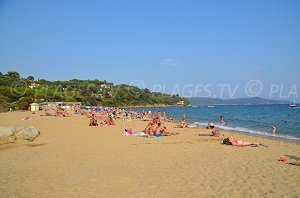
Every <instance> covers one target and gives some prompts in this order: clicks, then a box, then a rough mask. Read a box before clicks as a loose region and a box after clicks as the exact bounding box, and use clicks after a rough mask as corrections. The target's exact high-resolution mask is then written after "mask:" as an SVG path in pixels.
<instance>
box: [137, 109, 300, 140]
mask: <svg viewBox="0 0 300 198" xmlns="http://www.w3.org/2000/svg"><path fill="white" fill-rule="evenodd" d="M133 110H134V111H137V112H140V111H141V110H144V111H152V112H154V111H160V112H164V111H165V112H166V113H167V116H168V117H169V116H172V117H173V118H174V120H175V121H179V120H180V119H181V118H182V116H183V114H185V115H186V118H187V120H188V122H189V123H195V124H198V125H202V126H206V125H207V122H208V121H212V122H213V123H214V124H215V126H216V127H217V128H220V129H225V130H229V131H234V132H240V133H251V134H256V135H262V136H269V137H275V138H283V139H288V140H294V141H297V142H300V108H289V107H288V105H215V106H214V107H213V108H210V107H208V106H197V107H195V106H188V107H159V108H154V107H152V108H134V109H133ZM220 116H224V118H225V124H222V123H220V121H219V117H220ZM271 124H274V125H276V127H277V133H276V134H275V135H273V134H272V129H271V126H270V125H271Z"/></svg>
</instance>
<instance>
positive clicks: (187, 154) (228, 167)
mask: <svg viewBox="0 0 300 198" xmlns="http://www.w3.org/2000/svg"><path fill="white" fill-rule="evenodd" d="M41 113H42V112H39V113H37V114H34V115H30V113H29V112H13V113H1V114H0V125H2V126H16V125H26V126H27V125H33V126H35V127H37V128H38V129H39V130H40V132H41V135H40V136H39V137H38V138H37V139H36V140H35V141H34V142H32V143H26V144H20V143H19V144H9V145H4V146H3V145H2V146H0V197H299V196H300V174H299V173H300V167H299V166H293V165H289V164H286V163H283V162H279V161H277V159H278V158H279V157H280V156H285V157H286V155H287V156H289V157H287V158H288V159H289V162H295V161H297V160H299V158H300V146H299V144H296V143H292V142H284V141H279V140H273V139H265V138H261V137H254V136H246V135H237V134H233V136H234V137H235V138H241V139H245V140H249V141H253V142H260V143H263V144H266V145H268V147H267V148H266V147H262V146H259V147H234V146H227V145H223V144H221V142H222V138H218V137H197V136H195V134H196V133H209V132H210V130H207V129H178V128H174V126H175V125H174V124H171V123H167V124H166V125H167V126H168V128H169V129H171V130H172V131H174V132H179V133H180V134H179V135H176V136H170V137H163V138H155V139H150V138H141V137H133V136H129V137H125V136H122V135H121V133H122V132H123V130H124V129H125V128H129V127H131V128H133V130H134V131H140V130H142V129H143V128H144V126H145V125H146V123H145V122H139V121H128V122H122V121H121V120H118V121H117V126H114V127H89V126H88V123H89V120H88V119H87V118H83V117H81V116H80V115H72V116H71V117H68V118H58V117H45V116H40V114H41ZM27 115H30V116H31V117H32V119H30V120H22V118H24V117H26V116H27ZM221 133H222V134H225V136H227V135H229V132H224V131H222V132H221Z"/></svg>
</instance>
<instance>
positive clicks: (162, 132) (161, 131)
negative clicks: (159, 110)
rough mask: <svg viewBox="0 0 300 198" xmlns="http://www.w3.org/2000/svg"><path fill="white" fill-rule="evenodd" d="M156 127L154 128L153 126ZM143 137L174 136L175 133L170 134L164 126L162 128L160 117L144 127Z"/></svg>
mask: <svg viewBox="0 0 300 198" xmlns="http://www.w3.org/2000/svg"><path fill="white" fill-rule="evenodd" d="M155 125H156V126H155ZM144 132H145V135H146V136H156V137H159V136H170V135H176V134H177V133H172V132H169V131H168V130H167V127H166V126H162V122H161V119H160V117H156V118H154V119H152V120H150V121H149V122H148V124H147V126H146V127H145V130H144Z"/></svg>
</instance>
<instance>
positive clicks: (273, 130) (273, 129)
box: [271, 124, 277, 135]
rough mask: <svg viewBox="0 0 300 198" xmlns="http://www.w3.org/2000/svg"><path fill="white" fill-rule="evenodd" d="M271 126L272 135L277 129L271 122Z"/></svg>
mask: <svg viewBox="0 0 300 198" xmlns="http://www.w3.org/2000/svg"><path fill="white" fill-rule="evenodd" d="M271 128H272V133H273V135H275V134H276V130H277V128H276V126H275V125H274V124H271Z"/></svg>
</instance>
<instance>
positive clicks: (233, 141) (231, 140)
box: [223, 136, 262, 146]
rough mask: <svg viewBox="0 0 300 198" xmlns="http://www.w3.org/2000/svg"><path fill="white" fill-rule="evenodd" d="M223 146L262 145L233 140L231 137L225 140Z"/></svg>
mask: <svg viewBox="0 0 300 198" xmlns="http://www.w3.org/2000/svg"><path fill="white" fill-rule="evenodd" d="M223 144H227V145H233V146H258V145H262V144H260V143H254V142H247V141H244V140H234V139H233V137H232V136H230V137H228V138H225V139H224V140H223Z"/></svg>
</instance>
